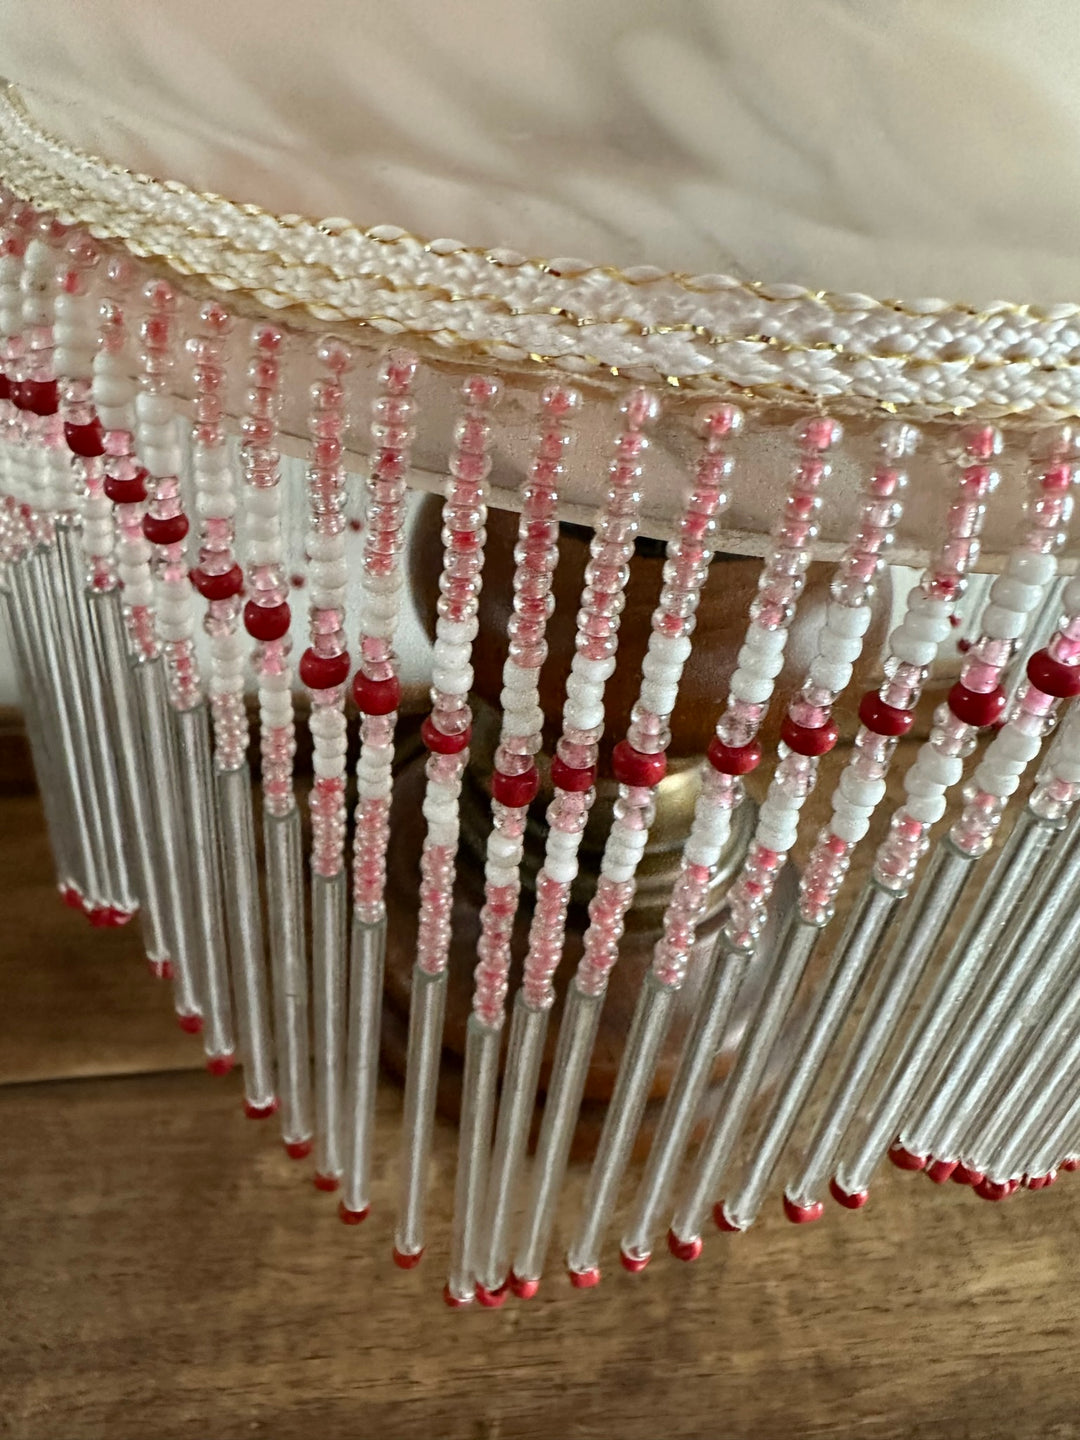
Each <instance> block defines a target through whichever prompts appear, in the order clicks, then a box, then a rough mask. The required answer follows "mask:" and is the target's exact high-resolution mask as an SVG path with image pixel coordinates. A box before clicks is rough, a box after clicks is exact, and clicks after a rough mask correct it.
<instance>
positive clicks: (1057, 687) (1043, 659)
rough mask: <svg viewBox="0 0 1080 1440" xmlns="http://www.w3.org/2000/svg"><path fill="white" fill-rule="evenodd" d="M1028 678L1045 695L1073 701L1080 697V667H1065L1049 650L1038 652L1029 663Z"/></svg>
mask: <svg viewBox="0 0 1080 1440" xmlns="http://www.w3.org/2000/svg"><path fill="white" fill-rule="evenodd" d="M1027 678H1028V679H1029V680H1030V681H1031V683H1032V685H1034V686H1035V688H1036V690H1041V691H1042V692H1043V694H1044V695H1052V696H1053V697H1054V699H1055V700H1071V699H1072V698H1073V697H1074V696H1076V695H1080V665H1065V664H1063V663H1062V662H1061V661H1060V660H1055V659H1054V657H1053V656H1052V655H1051V654H1050V652H1049V651H1048V650H1036V651H1035V654H1034V655H1032V657H1031V659H1030V660H1029V661H1028V663H1027Z"/></svg>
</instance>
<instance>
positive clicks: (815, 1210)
mask: <svg viewBox="0 0 1080 1440" xmlns="http://www.w3.org/2000/svg"><path fill="white" fill-rule="evenodd" d="M784 1214H785V1215H786V1216H787V1218H788V1219H789V1220H790V1221H791V1223H792V1224H793V1225H812V1224H813V1223H814V1221H815V1220H820V1219H821V1217H822V1216H823V1215H824V1214H825V1206H824V1204H823V1203H822V1201H820V1200H815V1201H814V1202H813V1204H812V1205H796V1204H795V1201H794V1200H792V1199H790V1197H789V1196H787V1195H785V1196H784Z"/></svg>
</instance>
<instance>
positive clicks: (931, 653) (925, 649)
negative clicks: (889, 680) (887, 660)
mask: <svg viewBox="0 0 1080 1440" xmlns="http://www.w3.org/2000/svg"><path fill="white" fill-rule="evenodd" d="M889 644H890V646H891V647H892V652H893V654H894V655H895V656H896V658H897V659H898V660H902V661H903V662H904V663H905V664H906V665H918V666H920V667H924V666H927V665H932V664H933V663H934V660H935V659H936V658H937V649H938V647H937V645H936V644H935V643H934V641H932V640H920V639H919V637H918V636H917V635H913V634H912V633H911V631H910V630H908V628H907V622H906V621H905V622H904V624H903V625H900V626H898V627H897V628H896V629H895V630H894V631H893V633H892V635H891V636H890V638H889Z"/></svg>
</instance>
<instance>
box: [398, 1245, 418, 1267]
mask: <svg viewBox="0 0 1080 1440" xmlns="http://www.w3.org/2000/svg"><path fill="white" fill-rule="evenodd" d="M392 1254H393V1260H394V1264H395V1265H396V1266H397V1268H398V1269H399V1270H415V1269H416V1267H417V1265H419V1264H420V1261H421V1260H422V1259H423V1258H424V1249H423V1246H421V1247H420V1249H419V1250H413V1251H411V1252H409V1253H408V1254H406V1252H405V1251H404V1250H399V1249H398V1248H397V1246H396V1245H395V1246H394V1249H393V1252H392Z"/></svg>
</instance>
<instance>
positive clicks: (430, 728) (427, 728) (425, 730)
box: [420, 715, 472, 755]
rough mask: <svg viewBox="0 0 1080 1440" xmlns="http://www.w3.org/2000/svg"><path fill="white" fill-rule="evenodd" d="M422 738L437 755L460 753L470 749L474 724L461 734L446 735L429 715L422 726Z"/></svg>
mask: <svg viewBox="0 0 1080 1440" xmlns="http://www.w3.org/2000/svg"><path fill="white" fill-rule="evenodd" d="M420 738H421V740H423V742H424V744H425V745H426V746H427V748H428V749H429V750H431V751H433V752H434V753H435V754H436V755H460V754H461V752H462V750H467V749H468V746H469V741H470V740H471V739H472V726H471V725H470V726H469V727H468V728H467V729H465V730H463V731H462V732H461V734H460V735H444V734H443V732H442V731H441V730H440V729H439V727H438V726H437V725H436V724H435V722H434V721H433V720H432V718H431V716H430V715H429V716H428V717H427V719H426V720H425V721H424V723H423V724H422V725H421V726H420Z"/></svg>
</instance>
